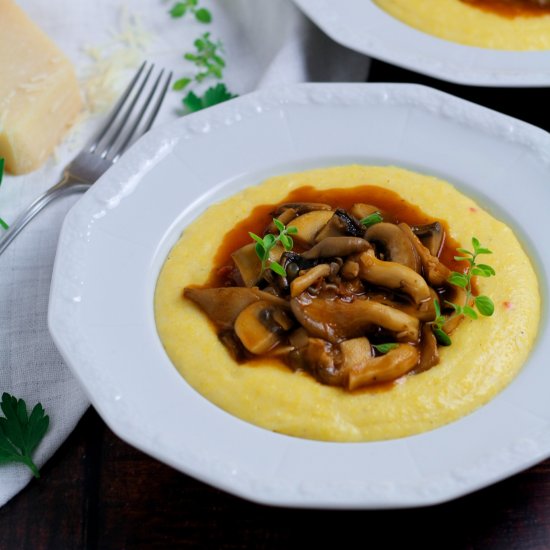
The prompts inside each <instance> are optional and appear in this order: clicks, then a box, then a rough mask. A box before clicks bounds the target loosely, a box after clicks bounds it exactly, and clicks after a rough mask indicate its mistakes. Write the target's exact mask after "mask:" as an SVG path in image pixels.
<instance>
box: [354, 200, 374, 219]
mask: <svg viewBox="0 0 550 550" xmlns="http://www.w3.org/2000/svg"><path fill="white" fill-rule="evenodd" d="M350 212H351V215H352V216H354V217H355V218H357V219H358V220H362V219H363V218H366V217H367V216H370V215H371V214H374V213H375V212H380V208H378V206H374V205H372V204H365V203H363V202H357V203H355V204H354V205H353V206H352V207H351V210H350Z"/></svg>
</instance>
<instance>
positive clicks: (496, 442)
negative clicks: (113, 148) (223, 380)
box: [49, 84, 550, 508]
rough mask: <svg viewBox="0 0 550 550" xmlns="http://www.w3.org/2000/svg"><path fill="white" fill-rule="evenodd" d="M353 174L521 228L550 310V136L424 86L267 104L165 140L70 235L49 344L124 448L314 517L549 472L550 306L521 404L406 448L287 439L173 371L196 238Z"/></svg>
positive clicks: (96, 192) (115, 175)
mask: <svg viewBox="0 0 550 550" xmlns="http://www.w3.org/2000/svg"><path fill="white" fill-rule="evenodd" d="M320 136H322V137H321V138H320ZM352 162H358V163H365V164H374V163H379V164H398V165H401V166H404V167H408V168H411V169H415V170H418V171H422V172H427V173H431V174H434V175H436V176H440V177H443V178H445V179H448V180H450V181H452V182H454V183H455V184H456V185H457V186H458V187H459V188H460V189H461V190H462V191H464V192H466V193H467V194H470V195H471V196H473V197H475V199H476V200H477V201H479V202H480V203H482V204H483V205H484V206H485V207H486V208H487V209H488V210H489V211H491V212H492V213H493V214H494V215H496V216H497V217H499V218H501V219H504V220H505V221H507V222H508V223H510V224H512V226H513V227H514V228H515V229H516V232H517V234H518V235H519V236H520V238H521V239H522V240H523V242H524V244H525V246H526V247H527V249H528V250H529V251H530V253H531V255H532V257H533V258H534V261H535V263H536V265H537V267H538V271H539V275H540V282H541V286H542V293H543V296H544V299H545V302H546V297H547V296H548V281H547V277H546V276H545V273H546V272H547V271H548V270H549V269H550V250H549V248H550V246H549V245H548V241H546V242H543V241H542V239H540V238H539V237H538V236H539V235H545V234H550V216H548V214H547V210H548V204H550V186H549V182H550V136H549V135H548V134H547V133H545V132H543V131H542V130H539V129H537V128H535V127H532V126H530V125H528V124H525V123H522V122H519V121H517V120H514V119H512V118H509V117H506V116H503V115H500V114H498V113H495V112H493V111H490V110H488V109H485V108H482V107H478V106H476V105H474V104H471V103H468V102H465V101H463V100H459V99H456V98H454V97H452V96H449V95H446V94H443V93H441V92H437V91H435V90H432V89H430V88H424V87H421V86H412V85H382V84H378V85H377V84H370V85H369V84H335V85H324V84H318V85H314V84H309V85H299V86H294V87H288V88H282V89H280V90H271V91H263V92H256V93H253V94H250V95H247V96H244V97H241V98H238V99H236V100H233V101H230V102H227V103H225V104H223V105H220V106H217V107H213V108H210V109H208V110H206V111H202V112H200V113H197V114H194V115H190V116H187V117H185V118H182V119H180V120H178V121H177V122H175V123H173V124H170V125H167V126H164V127H159V128H156V129H154V130H153V131H151V132H150V133H149V134H148V135H146V136H145V137H144V138H143V139H142V140H140V141H139V142H138V143H137V144H136V145H135V146H134V147H133V148H132V149H131V150H130V151H129V152H128V153H126V154H125V155H124V157H123V158H122V159H121V160H120V161H119V162H118V163H117V164H116V165H115V166H114V167H113V168H112V169H111V170H109V171H108V172H107V173H106V174H105V175H104V176H103V177H102V178H101V180H100V181H99V182H98V183H97V184H96V185H95V186H94V187H92V188H91V189H90V190H89V191H88V192H87V193H86V195H85V196H84V197H83V198H82V199H81V200H80V201H79V202H78V203H77V205H76V206H75V207H74V208H73V209H72V210H71V211H70V213H69V215H68V216H67V218H66V220H65V223H64V225H63V230H62V233H61V237H60V241H59V248H58V252H57V257H56V262H55V269H54V277H53V282H52V289H51V299H50V309H49V325H50V330H51V332H52V335H53V337H54V340H55V342H56V344H57V346H58V348H59V350H60V352H61V353H62V355H63V357H64V358H65V360H66V361H67V363H68V364H69V365H70V367H71V368H72V370H73V371H74V373H75V375H76V376H77V377H78V379H79V380H80V381H81V383H82V385H83V387H84V388H85V389H86V391H87V393H88V395H89V396H90V399H91V401H92V402H93V404H94V406H95V407H96V409H97V410H98V411H99V413H100V414H101V415H102V417H103V418H104V419H105V421H106V422H107V424H108V425H109V426H110V427H111V428H112V429H113V430H114V431H115V432H116V433H117V434H118V435H119V436H120V437H122V438H123V439H125V440H126V441H127V442H129V443H130V444H132V445H134V446H136V447H138V448H139V449H141V450H143V451H145V452H147V453H149V454H151V455H152V456H154V457H156V458H158V459H159V460H162V461H164V462H166V463H168V464H170V465H172V466H173V467H175V468H177V469H179V470H181V471H182V472H185V473H187V474H189V475H192V476H194V477H196V478H198V479H201V480H203V481H205V482H207V483H210V484H212V485H215V486H216V487H219V488H222V489H225V490H227V491H229V492H231V493H234V494H237V495H240V496H243V497H245V498H248V499H251V500H254V501H258V502H263V503H269V504H277V505H288V506H303V507H347V508H390V507H403V506H418V505H424V504H432V503H437V502H442V501H445V500H448V499H451V498H454V497H457V496H459V495H463V494H465V493H468V492H471V491H474V490H475V489H478V488H480V487H483V486H486V485H489V484H490V483H493V482H495V481H497V480H500V479H502V478H504V477H506V476H509V475H511V474H513V473H515V472H518V471H520V470H522V469H524V468H527V467H529V466H531V465H532V464H534V463H536V462H538V461H541V460H543V459H544V458H546V457H548V456H550V399H548V387H550V369H548V362H547V356H548V351H549V350H548V348H549V345H550V334H549V327H548V323H547V314H548V312H547V308H546V306H545V307H544V308H543V310H544V316H545V318H544V321H543V323H542V328H541V334H540V335H539V338H538V343H537V345H536V347H535V349H534V350H533V352H532V354H531V356H530V359H529V361H528V362H527V364H526V365H525V367H524V369H523V370H522V371H521V373H520V375H519V376H518V377H517V378H516V379H515V380H514V382H513V383H512V384H511V385H510V386H509V387H508V388H507V389H506V390H505V391H503V392H502V393H500V394H499V395H498V396H497V397H496V398H495V399H493V400H492V401H491V402H490V403H489V404H488V405H486V406H484V407H482V408H481V409H479V410H478V411H476V412H475V413H473V414H471V415H469V416H467V417H465V418H463V419H461V420H459V421H457V422H454V423H452V424H449V425H447V426H444V427H442V428H439V429H437V430H434V431H432V432H429V433H424V434H421V435H417V436H413V437H407V438H403V439H398V440H393V441H383V442H375V443H325V442H319V441H308V440H303V439H298V438H293V437H288V436H285V435H281V434H276V433H272V432H270V431H267V430H265V429H262V428H258V427H256V426H253V425H251V424H248V423H246V422H244V421H242V420H239V419H237V418H235V417H233V416H231V415H230V414H228V413H226V412H224V411H222V410H220V409H219V408H217V407H216V406H214V405H213V404H211V403H210V402H209V401H207V400H206V399H204V398H203V397H202V396H201V395H199V394H198V393H197V392H196V391H195V390H194V389H193V388H191V387H190V386H189V385H188V384H187V382H186V381H185V380H184V379H183V378H182V377H181V376H180V375H179V374H178V373H177V371H176V369H175V368H174V367H173V365H172V364H171V363H170V361H169V359H168V357H167V356H166V354H165V352H164V349H163V347H162V345H161V343H160V341H159V338H158V336H157V333H156V330H155V320H154V313H153V294H154V288H155V283H156V279H157V276H158V273H159V271H160V268H161V266H162V264H163V262H164V260H165V257H166V255H167V253H168V251H169V250H170V248H171V247H172V246H173V244H174V243H175V242H176V240H177V239H178V237H179V235H180V233H181V231H182V229H183V228H184V227H185V226H186V225H188V224H189V223H190V222H191V221H192V220H193V219H194V218H196V217H197V216H198V215H199V214H200V213H201V212H202V211H203V210H204V209H205V208H206V207H207V206H208V205H209V204H211V203H212V202H214V201H218V200H220V199H222V198H224V197H227V196H229V195H231V194H233V193H235V192H237V191H238V190H240V189H242V188H244V187H246V186H248V185H253V184H254V183H256V182H258V181H259V180H261V179H263V178H264V177H267V176H271V175H274V174H280V173H283V172H288V171H295V170H302V169H306V168H312V167H318V166H326V165H335V164H346V163H352ZM344 464H345V468H343V467H342V465H344Z"/></svg>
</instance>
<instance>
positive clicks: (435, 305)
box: [434, 299, 441, 317]
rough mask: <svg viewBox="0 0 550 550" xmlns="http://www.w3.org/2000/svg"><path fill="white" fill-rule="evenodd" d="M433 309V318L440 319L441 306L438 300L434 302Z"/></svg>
mask: <svg viewBox="0 0 550 550" xmlns="http://www.w3.org/2000/svg"><path fill="white" fill-rule="evenodd" d="M434 309H435V316H436V317H441V306H440V305H439V300H437V299H436V300H434Z"/></svg>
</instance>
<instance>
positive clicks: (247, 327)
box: [235, 300, 292, 355]
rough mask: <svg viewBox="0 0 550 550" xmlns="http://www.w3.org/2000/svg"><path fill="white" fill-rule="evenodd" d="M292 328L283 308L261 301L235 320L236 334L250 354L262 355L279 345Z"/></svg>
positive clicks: (245, 310) (251, 305)
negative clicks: (286, 331) (286, 332)
mask: <svg viewBox="0 0 550 550" xmlns="http://www.w3.org/2000/svg"><path fill="white" fill-rule="evenodd" d="M291 326H292V322H291V321H290V319H289V318H288V316H287V315H286V314H285V312H284V310H283V309H282V308H278V307H277V306H274V305H273V304H271V303H269V302H264V301H262V300H260V301H258V302H255V303H253V304H250V305H249V306H248V307H246V308H245V309H243V310H242V311H241V313H240V314H239V316H238V317H237V319H236V320H235V334H236V335H237V336H238V337H239V340H240V341H241V342H242V344H243V346H244V347H245V348H246V349H247V350H248V351H249V352H251V353H254V354H255V355H261V354H263V353H267V352H268V351H269V350H271V349H272V348H274V347H275V346H276V345H277V344H279V343H280V342H281V341H282V339H283V335H284V332H285V330H288V329H289V328H290V327H291Z"/></svg>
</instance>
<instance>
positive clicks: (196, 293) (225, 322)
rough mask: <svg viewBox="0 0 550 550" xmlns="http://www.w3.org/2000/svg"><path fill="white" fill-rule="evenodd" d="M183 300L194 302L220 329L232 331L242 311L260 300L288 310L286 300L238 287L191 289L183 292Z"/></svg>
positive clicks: (259, 291)
mask: <svg viewBox="0 0 550 550" xmlns="http://www.w3.org/2000/svg"><path fill="white" fill-rule="evenodd" d="M183 295H184V297H185V298H188V299H189V300H191V301H193V302H195V303H196V304H197V305H198V306H199V307H200V308H201V309H202V310H203V311H204V312H205V313H206V315H208V317H209V318H210V319H211V320H212V321H214V323H215V324H216V325H217V326H218V327H220V328H221V329H232V328H233V324H234V322H235V319H236V318H237V316H238V315H239V313H241V311H242V310H243V309H245V308H246V307H247V306H249V305H250V304H252V303H254V302H258V301H260V300H263V301H266V302H269V303H270V304H272V305H274V306H277V307H279V308H282V309H286V310H288V309H289V308H290V304H289V303H288V301H287V300H284V299H282V298H278V297H277V296H274V295H271V294H269V293H267V292H263V291H261V290H259V289H258V288H243V287H238V286H233V287H223V288H192V287H187V288H185V289H184V290H183Z"/></svg>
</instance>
